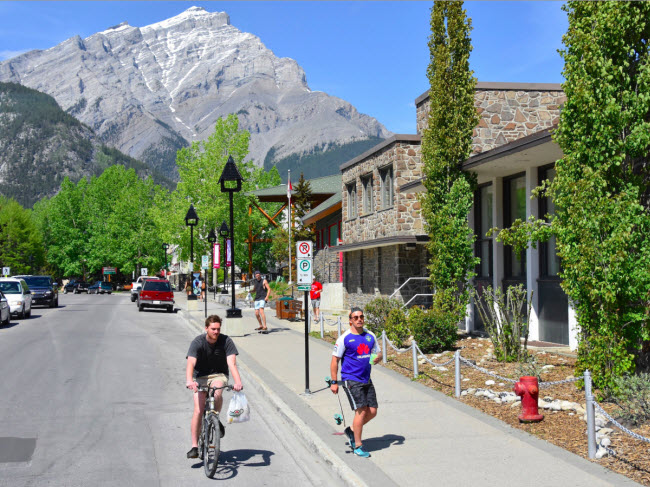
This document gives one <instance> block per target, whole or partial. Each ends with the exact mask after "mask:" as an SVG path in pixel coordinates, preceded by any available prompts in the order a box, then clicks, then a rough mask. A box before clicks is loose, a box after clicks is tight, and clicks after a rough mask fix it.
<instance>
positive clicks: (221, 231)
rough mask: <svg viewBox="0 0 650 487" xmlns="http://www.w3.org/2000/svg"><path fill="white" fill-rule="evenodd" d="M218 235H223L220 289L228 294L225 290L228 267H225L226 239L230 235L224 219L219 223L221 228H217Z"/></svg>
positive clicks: (222, 292)
mask: <svg viewBox="0 0 650 487" xmlns="http://www.w3.org/2000/svg"><path fill="white" fill-rule="evenodd" d="M219 235H221V236H222V237H223V251H222V253H223V289H222V290H221V294H228V291H226V276H227V275H228V268H227V267H226V239H227V238H228V236H229V235H230V229H229V228H228V224H227V223H226V222H225V221H224V222H223V223H222V224H221V228H219Z"/></svg>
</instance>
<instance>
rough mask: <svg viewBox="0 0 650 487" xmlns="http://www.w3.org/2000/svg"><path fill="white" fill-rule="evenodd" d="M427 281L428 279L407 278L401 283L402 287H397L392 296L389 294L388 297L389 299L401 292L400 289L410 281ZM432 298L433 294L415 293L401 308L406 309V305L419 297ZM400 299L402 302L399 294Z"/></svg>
mask: <svg viewBox="0 0 650 487" xmlns="http://www.w3.org/2000/svg"><path fill="white" fill-rule="evenodd" d="M428 280H429V278H428V277H409V278H408V279H407V280H406V281H404V282H403V283H402V285H401V286H400V287H398V288H397V289H395V291H393V294H391V295H390V296H389V297H390V298H393V297H395V295H396V294H397V293H399V292H400V291H401V290H402V288H403V287H404V286H406V285H407V284H409V283H410V282H411V281H428ZM432 296H433V293H415V294H414V295H413V296H412V297H411V298H410V299H409V300H408V301H407V302H406V303H405V304H404V305H403V306H402V307H403V308H406V307H408V305H409V304H411V303H412V302H413V300H414V299H416V298H420V297H432ZM400 298H402V301H404V298H403V297H402V295H401V294H400Z"/></svg>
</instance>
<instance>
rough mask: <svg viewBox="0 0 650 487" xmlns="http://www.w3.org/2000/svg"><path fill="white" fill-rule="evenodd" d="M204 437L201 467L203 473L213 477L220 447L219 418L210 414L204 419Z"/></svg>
mask: <svg viewBox="0 0 650 487" xmlns="http://www.w3.org/2000/svg"><path fill="white" fill-rule="evenodd" d="M204 422H205V424H204V428H205V437H204V438H203V468H205V475H207V476H208V477H209V478H212V477H214V473H215V472H216V471H217V462H218V461H219V453H220V451H221V450H220V448H221V431H220V430H219V418H218V416H217V415H215V414H210V415H209V416H208V417H207V418H205V419H204Z"/></svg>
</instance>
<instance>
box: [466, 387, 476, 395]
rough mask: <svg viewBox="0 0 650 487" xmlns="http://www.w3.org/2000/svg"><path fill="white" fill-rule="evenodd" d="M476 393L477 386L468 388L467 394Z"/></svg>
mask: <svg viewBox="0 0 650 487" xmlns="http://www.w3.org/2000/svg"><path fill="white" fill-rule="evenodd" d="M475 393H476V389H475V388H473V387H470V388H469V389H467V394H475Z"/></svg>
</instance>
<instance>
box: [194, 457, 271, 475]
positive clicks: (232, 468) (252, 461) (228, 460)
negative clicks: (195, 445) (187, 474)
mask: <svg viewBox="0 0 650 487" xmlns="http://www.w3.org/2000/svg"><path fill="white" fill-rule="evenodd" d="M271 455H275V453H273V452H272V451H268V450H230V451H222V452H221V453H220V454H219V464H218V465H217V471H216V473H215V474H214V478H215V479H220V480H227V479H232V478H234V477H236V476H237V473H238V469H239V467H268V466H269V465H271ZM258 456H260V457H261V458H256V457H258ZM192 468H203V462H199V463H195V464H194V465H192Z"/></svg>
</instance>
